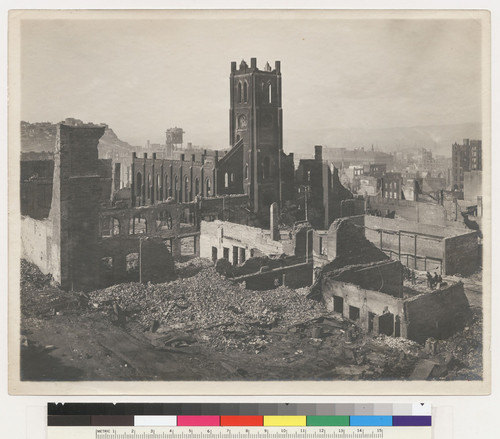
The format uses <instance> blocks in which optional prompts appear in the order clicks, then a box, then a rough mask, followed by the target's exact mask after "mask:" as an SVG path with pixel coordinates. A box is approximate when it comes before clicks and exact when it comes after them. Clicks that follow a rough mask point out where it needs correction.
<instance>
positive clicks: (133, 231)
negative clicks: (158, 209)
mask: <svg viewBox="0 0 500 439" xmlns="http://www.w3.org/2000/svg"><path fill="white" fill-rule="evenodd" d="M129 230H130V235H140V234H143V233H148V223H147V221H146V218H141V215H140V214H139V215H135V216H134V217H132V218H131V219H130V228H129Z"/></svg>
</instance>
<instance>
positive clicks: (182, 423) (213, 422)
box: [177, 416, 220, 427]
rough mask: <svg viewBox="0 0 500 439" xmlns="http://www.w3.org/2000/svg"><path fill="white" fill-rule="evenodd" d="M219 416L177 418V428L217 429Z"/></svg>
mask: <svg viewBox="0 0 500 439" xmlns="http://www.w3.org/2000/svg"><path fill="white" fill-rule="evenodd" d="M219 425H220V416H177V426H178V427H218V426H219Z"/></svg>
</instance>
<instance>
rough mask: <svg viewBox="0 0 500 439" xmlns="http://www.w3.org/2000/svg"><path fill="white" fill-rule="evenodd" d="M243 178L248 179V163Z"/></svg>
mask: <svg viewBox="0 0 500 439" xmlns="http://www.w3.org/2000/svg"><path fill="white" fill-rule="evenodd" d="M245 178H248V163H247V164H246V165H245Z"/></svg>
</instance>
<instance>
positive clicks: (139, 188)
mask: <svg viewBox="0 0 500 439" xmlns="http://www.w3.org/2000/svg"><path fill="white" fill-rule="evenodd" d="M135 187H136V188H137V195H138V196H141V195H142V174H141V173H140V172H138V173H137V177H136V180H135Z"/></svg>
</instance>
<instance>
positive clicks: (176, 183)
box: [174, 175, 179, 201]
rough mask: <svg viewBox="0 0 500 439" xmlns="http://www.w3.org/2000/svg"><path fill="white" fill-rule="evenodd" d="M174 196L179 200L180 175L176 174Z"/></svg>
mask: <svg viewBox="0 0 500 439" xmlns="http://www.w3.org/2000/svg"><path fill="white" fill-rule="evenodd" d="M174 198H175V201H179V177H178V176H177V175H176V176H175V180H174Z"/></svg>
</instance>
